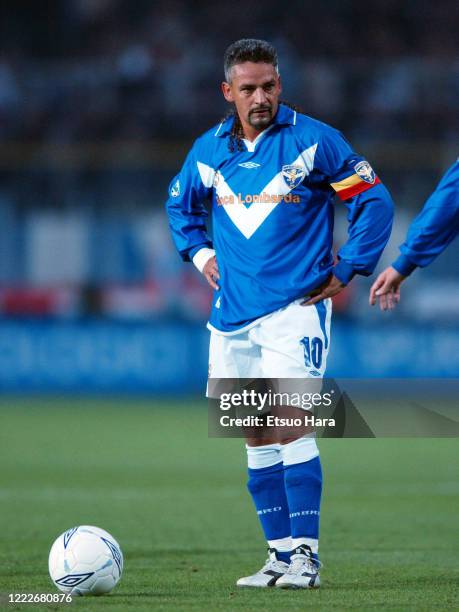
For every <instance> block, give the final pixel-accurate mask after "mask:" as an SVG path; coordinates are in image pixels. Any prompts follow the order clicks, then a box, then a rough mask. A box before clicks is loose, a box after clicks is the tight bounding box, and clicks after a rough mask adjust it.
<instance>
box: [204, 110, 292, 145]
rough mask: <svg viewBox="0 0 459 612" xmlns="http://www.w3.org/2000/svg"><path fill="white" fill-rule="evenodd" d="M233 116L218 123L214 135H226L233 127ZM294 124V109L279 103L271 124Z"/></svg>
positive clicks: (220, 136)
mask: <svg viewBox="0 0 459 612" xmlns="http://www.w3.org/2000/svg"><path fill="white" fill-rule="evenodd" d="M233 123H234V117H228V119H225V121H223V122H222V123H220V125H219V126H218V127H217V129H216V131H215V134H214V135H215V136H217V137H218V138H223V137H225V136H227V135H228V134H229V133H230V132H231V129H232V127H233ZM276 124H277V125H295V124H296V111H294V110H293V109H291V108H289V107H288V106H285V104H279V108H278V109H277V113H276V116H275V117H274V120H273V122H272V123H271V124H270V125H271V126H272V125H276Z"/></svg>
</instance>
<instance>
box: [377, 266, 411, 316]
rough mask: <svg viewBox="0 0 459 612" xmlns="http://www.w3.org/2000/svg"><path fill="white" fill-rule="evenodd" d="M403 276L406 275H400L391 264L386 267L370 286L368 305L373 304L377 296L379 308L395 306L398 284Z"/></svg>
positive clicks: (389, 308) (397, 299) (398, 297)
mask: <svg viewBox="0 0 459 612" xmlns="http://www.w3.org/2000/svg"><path fill="white" fill-rule="evenodd" d="M405 278H406V276H402V275H401V274H400V273H399V272H397V270H395V269H394V268H392V266H389V267H388V268H386V269H385V270H384V271H383V272H381V274H380V275H379V276H378V278H377V279H376V280H375V282H374V283H373V284H372V286H371V289H370V299H369V302H370V306H374V305H375V304H376V298H379V307H380V308H381V310H392V308H395V306H396V305H397V304H398V303H399V301H400V285H401V284H402V282H403V281H404V280H405Z"/></svg>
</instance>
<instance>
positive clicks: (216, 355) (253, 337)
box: [209, 299, 332, 378]
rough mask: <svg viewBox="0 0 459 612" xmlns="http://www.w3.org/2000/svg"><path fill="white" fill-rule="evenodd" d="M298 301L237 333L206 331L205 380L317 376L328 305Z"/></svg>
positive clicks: (325, 346) (324, 352) (326, 338)
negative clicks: (207, 378) (207, 337)
mask: <svg viewBox="0 0 459 612" xmlns="http://www.w3.org/2000/svg"><path fill="white" fill-rule="evenodd" d="M301 302H302V299H300V300H296V301H295V302H292V303H291V304H289V305H288V306H286V307H285V308H281V309H280V310H276V311H275V312H273V313H272V314H271V315H269V316H267V317H264V318H262V319H261V320H260V321H259V323H257V324H256V325H254V326H253V327H250V328H249V329H247V330H246V331H243V332H241V333H240V334H233V335H231V336H225V335H222V334H219V333H218V332H216V331H211V335H210V347H209V378H314V377H317V378H319V377H320V378H322V377H323V376H324V373H325V368H326V365H327V356H328V351H329V348H330V319H331V311H332V301H331V299H326V300H323V301H322V302H319V303H318V304H315V305H313V306H301V305H300V303H301Z"/></svg>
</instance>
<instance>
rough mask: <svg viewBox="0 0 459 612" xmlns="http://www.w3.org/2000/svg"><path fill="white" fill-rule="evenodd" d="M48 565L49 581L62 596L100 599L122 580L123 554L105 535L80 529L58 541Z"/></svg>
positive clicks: (70, 532)
mask: <svg viewBox="0 0 459 612" xmlns="http://www.w3.org/2000/svg"><path fill="white" fill-rule="evenodd" d="M48 565H49V574H50V576H51V580H52V581H53V582H54V584H55V585H56V586H57V588H58V589H60V590H61V591H63V592H64V593H71V594H72V595H103V594H104V593H109V592H110V591H111V590H112V589H113V588H114V587H115V585H116V584H117V582H118V581H119V579H120V578H121V574H122V572H123V553H122V552H121V548H120V546H119V544H118V542H117V541H116V540H115V538H113V536H111V535H110V534H109V533H108V532H107V531H104V530H103V529H99V527H92V526H91V525H81V526H80V527H72V529H68V530H67V531H65V532H64V533H62V534H61V535H60V536H59V537H58V538H57V540H56V541H55V542H54V544H53V545H52V547H51V550H50V553H49V561H48Z"/></svg>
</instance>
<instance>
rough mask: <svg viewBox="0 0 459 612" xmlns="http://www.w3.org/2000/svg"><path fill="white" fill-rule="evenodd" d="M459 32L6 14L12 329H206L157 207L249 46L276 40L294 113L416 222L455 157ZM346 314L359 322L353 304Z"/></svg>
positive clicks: (443, 26)
mask: <svg viewBox="0 0 459 612" xmlns="http://www.w3.org/2000/svg"><path fill="white" fill-rule="evenodd" d="M458 31H459V4H458V3H457V1H455V0H442V1H441V2H438V3H433V2H431V1H430V0H405V1H404V2H399V0H370V1H368V2H366V3H362V2H359V1H357V0H328V1H327V2H317V1H316V2H310V1H302V0H291V1H290V2H289V3H288V4H284V3H281V2H279V1H278V0H265V1H264V2H257V1H254V0H232V1H231V2H227V1H224V2H214V1H210V0H195V1H193V2H187V1H185V0H167V1H163V0H159V1H154V0H153V1H152V0H136V1H135V2H128V1H127V0H50V1H49V2H46V3H42V2H27V1H26V0H18V1H17V2H14V3H13V2H10V3H2V4H1V5H0V209H1V212H2V224H0V242H1V245H2V247H1V251H0V314H1V313H3V314H4V315H14V314H26V315H27V314H33V315H36V314H51V315H53V316H58V315H59V316H73V315H82V314H88V313H92V314H109V315H110V314H115V315H116V314H118V315H119V314H124V315H126V316H131V315H132V316H143V315H148V314H149V313H150V314H151V313H156V314H157V315H161V316H162V315H164V316H177V315H178V316H183V317H188V318H190V317H193V316H198V318H199V317H201V318H203V317H205V315H206V312H207V308H208V302H209V293H208V291H207V289H206V287H205V286H204V284H203V283H202V282H201V279H199V278H198V277H197V275H196V273H195V272H194V271H193V270H192V268H191V266H187V267H184V266H182V264H181V263H180V261H179V259H178V257H177V255H176V254H175V252H174V249H173V247H172V244H171V242H170V239H169V236H168V230H167V224H166V220H165V216H164V213H163V212H162V208H161V207H162V204H163V202H164V199H165V193H166V188H167V184H168V181H169V179H170V178H171V177H172V176H173V175H174V174H175V173H176V171H177V169H178V167H179V166H180V164H181V161H182V159H183V156H184V154H185V152H186V150H187V148H188V146H189V144H190V142H191V141H192V139H193V138H195V137H196V136H197V135H198V134H199V133H200V132H202V131H203V130H205V129H207V128H208V127H210V126H211V125H212V124H214V123H216V122H218V120H219V119H220V117H221V116H222V115H224V114H225V112H226V111H227V108H226V106H225V104H224V102H223V100H222V96H221V94H220V91H219V84H220V82H221V80H222V77H223V70H222V56H223V52H224V50H225V48H226V47H227V46H228V45H229V44H230V43H231V42H233V41H234V40H236V39H238V38H243V37H258V38H265V39H267V40H270V41H271V42H272V43H273V44H274V45H275V46H276V47H277V49H278V52H279V59H280V71H281V75H282V78H283V83H284V98H285V99H288V100H290V101H292V102H294V103H295V104H297V105H299V106H300V107H301V108H302V109H303V110H304V111H305V112H306V113H308V114H311V115H313V116H315V117H318V118H320V119H322V120H324V121H327V122H330V123H331V124H332V125H334V126H335V127H338V128H339V129H341V130H342V131H343V132H344V133H345V134H346V136H347V137H348V138H349V139H350V140H351V141H352V143H353V144H354V146H355V147H356V149H358V150H359V151H361V152H362V153H365V154H367V155H368V156H369V158H370V159H371V161H372V162H373V163H375V165H376V166H377V169H378V174H380V175H381V176H382V177H383V179H384V182H385V183H386V184H387V185H388V186H389V188H390V189H391V191H392V193H393V194H394V196H395V199H396V202H397V204H398V205H399V206H400V207H401V208H402V209H403V208H408V209H409V207H412V208H419V207H420V206H421V205H422V203H423V200H424V199H425V197H426V196H427V195H428V193H430V191H432V189H433V188H434V186H435V182H436V180H438V178H439V175H440V174H441V171H442V170H444V169H445V168H446V167H447V166H448V165H449V164H450V163H451V162H452V161H453V159H454V156H457V142H458V139H459V121H458V113H457V109H458V108H459V52H458V50H459V39H458V36H457V33H458ZM412 214H413V213H412V211H409V210H408V211H407V212H405V213H403V214H402V215H401V218H400V217H399V224H398V227H399V228H401V230H400V232H399V234H400V238H401V237H402V236H401V234H402V232H403V231H404V229H405V228H406V225H407V223H408V221H409V219H410V217H411V216H412ZM344 227H345V224H343V228H344ZM338 233H339V232H338ZM344 240H345V230H344V229H343V231H342V232H341V235H340V241H341V242H342V241H344ZM446 268H447V270H449V269H450V268H449V267H448V266H447V267H446ZM441 273H442V272H441V271H440V276H441ZM341 307H342V310H343V312H349V313H352V312H357V310H356V307H355V300H354V301H353V300H352V296H347V297H346V296H344V299H343V303H342V305H341ZM427 310H428V309H427Z"/></svg>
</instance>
